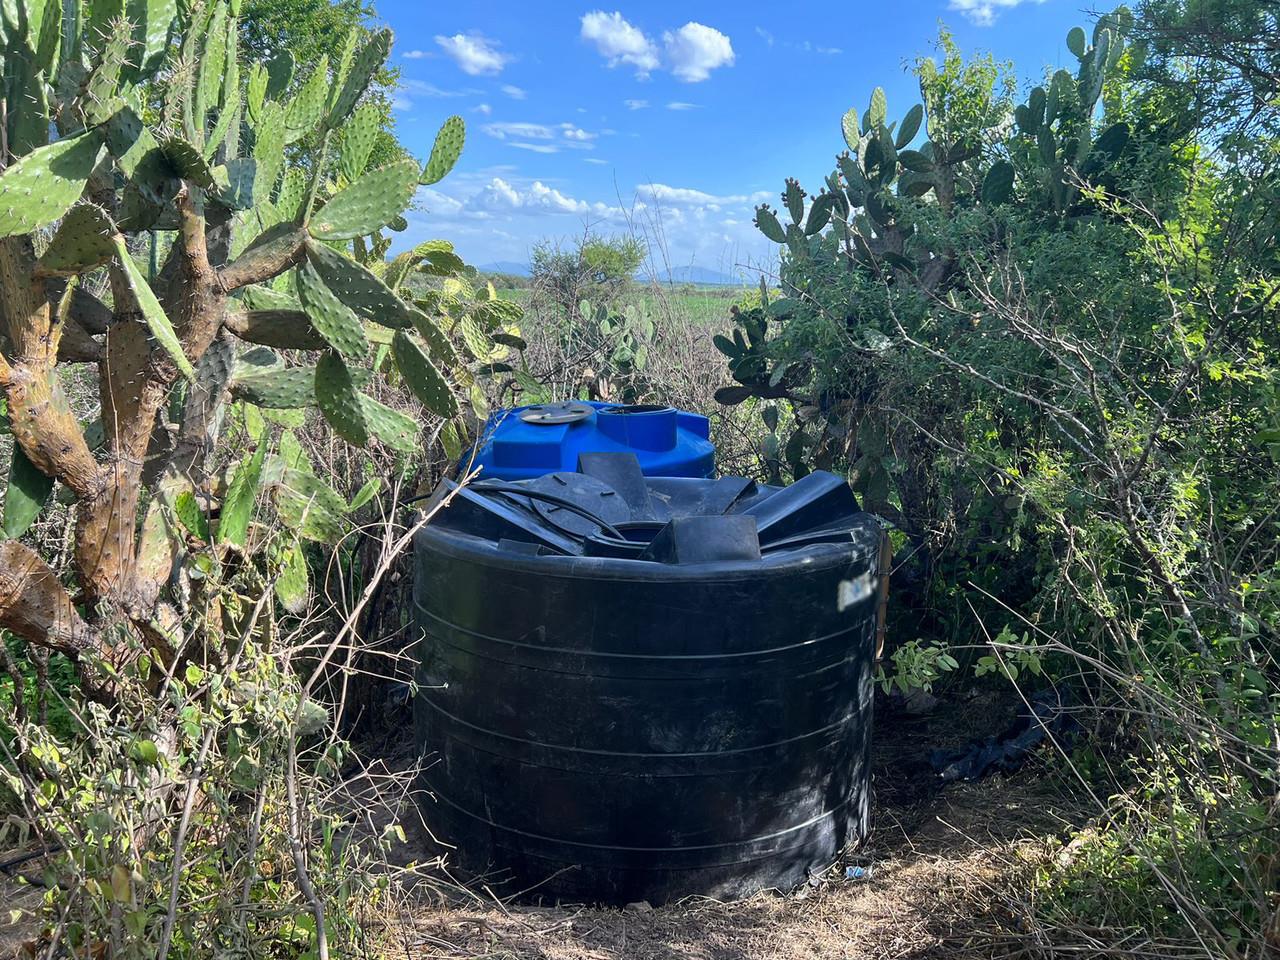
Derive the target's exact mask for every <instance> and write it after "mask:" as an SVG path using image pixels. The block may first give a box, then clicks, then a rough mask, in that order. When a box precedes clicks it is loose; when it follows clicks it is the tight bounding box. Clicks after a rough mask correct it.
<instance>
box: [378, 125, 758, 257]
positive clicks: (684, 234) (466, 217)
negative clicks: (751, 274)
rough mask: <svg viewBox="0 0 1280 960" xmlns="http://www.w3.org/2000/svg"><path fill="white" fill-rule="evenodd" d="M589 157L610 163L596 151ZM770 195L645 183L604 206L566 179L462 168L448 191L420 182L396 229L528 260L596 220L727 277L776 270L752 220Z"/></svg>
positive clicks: (468, 252) (399, 242) (407, 235)
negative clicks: (540, 247) (405, 225)
mask: <svg viewBox="0 0 1280 960" xmlns="http://www.w3.org/2000/svg"><path fill="white" fill-rule="evenodd" d="M556 142H557V141H552V143H553V144H554V143H556ZM534 145H535V146H544V145H548V144H546V143H545V142H544V143H535V144H534ZM583 160H584V161H588V162H591V163H596V164H599V165H607V164H601V163H600V160H599V158H597V157H583ZM445 191H447V192H445ZM609 192H610V194H612V192H613V191H612V190H610V191H609ZM771 196H772V193H771V192H769V191H760V192H759V193H756V194H746V193H742V194H731V195H724V196H720V195H716V194H712V193H708V192H706V191H703V190H697V189H693V188H690V187H677V186H671V185H667V184H648V185H645V186H643V187H638V188H636V190H635V192H634V193H633V194H632V197H631V199H630V200H629V201H628V200H623V201H622V202H620V203H619V202H618V201H617V200H615V201H613V202H612V203H605V202H600V201H591V200H588V199H585V198H582V197H577V196H574V195H573V193H572V192H571V191H570V190H569V188H568V187H566V186H565V185H564V184H563V183H560V182H556V181H547V180H534V179H531V178H524V177H521V176H520V174H519V172H518V171H517V170H516V169H515V168H514V167H512V166H511V165H505V164H504V165H498V166H491V167H486V168H483V169H480V170H467V171H463V172H461V173H458V174H456V175H455V176H451V177H449V178H448V180H446V181H445V182H444V183H443V184H441V185H440V189H439V190H437V189H436V188H434V187H424V188H420V189H419V192H418V197H419V200H420V201H421V204H420V205H418V206H416V207H415V208H414V209H412V210H411V211H410V212H409V214H408V220H409V229H408V230H406V231H405V232H404V233H400V234H396V235H395V241H394V242H395V245H396V249H408V248H409V247H411V246H412V245H413V244H415V243H418V242H420V241H422V240H425V239H428V238H429V237H432V236H439V235H440V232H441V231H442V230H444V231H446V232H447V234H448V236H449V237H450V238H451V239H452V240H454V242H455V243H457V244H458V249H459V252H460V253H461V254H462V255H463V256H464V257H465V258H468V259H469V260H470V261H471V262H474V263H486V262H491V261H493V260H499V259H506V260H518V261H521V262H523V261H525V260H526V259H527V258H528V256H529V251H530V249H531V248H532V247H533V246H534V245H535V244H536V243H538V242H540V241H545V240H547V239H551V240H552V241H553V242H554V240H555V239H556V238H557V237H562V238H565V239H568V238H572V237H577V236H579V235H580V234H581V230H582V228H583V225H588V226H590V227H591V228H592V229H598V230H602V231H605V232H615V231H633V230H634V231H635V232H637V233H638V234H640V235H642V236H647V237H648V238H649V239H650V241H651V244H652V246H653V248H654V249H655V250H658V249H661V250H662V251H663V257H662V259H663V260H664V261H665V262H669V263H670V264H672V265H677V266H685V265H690V264H697V265H699V266H704V267H708V268H711V269H716V270H720V271H722V272H725V273H734V272H736V270H737V268H738V267H739V266H743V265H746V264H750V263H757V264H761V265H763V266H765V267H767V268H769V269H773V268H774V264H775V263H776V258H777V247H776V246H775V245H774V244H772V243H770V242H769V241H768V240H766V239H765V238H764V237H763V236H762V235H761V234H760V232H759V231H758V230H756V228H755V227H754V226H753V225H752V222H751V220H752V215H753V211H752V207H753V205H754V204H756V203H758V202H760V201H761V200H763V199H768V198H770V197H771ZM424 208H425V209H424Z"/></svg>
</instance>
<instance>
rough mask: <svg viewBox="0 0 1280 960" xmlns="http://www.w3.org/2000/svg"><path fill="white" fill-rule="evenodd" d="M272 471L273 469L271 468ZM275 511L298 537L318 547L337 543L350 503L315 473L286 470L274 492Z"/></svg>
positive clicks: (291, 468)
mask: <svg viewBox="0 0 1280 960" xmlns="http://www.w3.org/2000/svg"><path fill="white" fill-rule="evenodd" d="M268 471H270V468H268ZM275 501H276V510H277V511H279V513H280V518H281V519H282V520H284V522H285V524H286V525H287V526H289V527H291V528H292V529H294V530H296V531H297V533H298V536H300V537H303V538H304V539H307V540H314V541H317V542H319V543H330V544H332V543H337V542H338V540H339V539H340V538H341V537H342V517H343V514H344V513H345V512H346V508H347V503H346V501H345V500H343V499H342V497H340V496H338V494H337V492H336V491H335V490H334V489H333V488H332V487H331V486H329V485H328V484H327V483H325V482H324V481H323V480H321V479H320V478H319V477H317V476H316V475H315V474H314V473H310V472H308V471H306V470H301V469H298V468H296V467H284V468H283V471H282V473H281V477H280V482H279V484H278V485H277V486H276V489H275Z"/></svg>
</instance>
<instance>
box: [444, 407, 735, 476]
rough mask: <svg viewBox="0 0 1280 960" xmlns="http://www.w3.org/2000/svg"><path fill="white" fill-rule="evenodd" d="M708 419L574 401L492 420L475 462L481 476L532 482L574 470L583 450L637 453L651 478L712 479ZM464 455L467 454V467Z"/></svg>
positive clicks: (520, 410)
mask: <svg viewBox="0 0 1280 960" xmlns="http://www.w3.org/2000/svg"><path fill="white" fill-rule="evenodd" d="M710 436H711V424H710V421H708V420H707V418H706V417H704V416H701V415H700V414H696V413H690V412H688V411H687V410H677V409H675V408H674V407H663V406H647V405H632V406H627V405H622V404H609V403H594V402H588V401H578V400H571V401H566V402H564V403H554V404H535V405H533V406H528V407H516V408H514V409H511V410H502V411H499V412H498V413H495V414H494V415H493V416H491V417H490V418H489V422H488V424H487V425H486V428H485V434H484V438H483V439H482V440H481V442H480V444H479V446H478V447H477V449H476V455H475V460H474V465H475V466H479V467H481V468H482V469H481V473H480V475H481V476H482V477H496V478H499V479H502V480H529V479H532V478H534V477H540V476H542V475H543V474H547V473H553V472H555V471H557V470H562V471H571V470H575V469H576V468H577V464H578V456H579V455H580V454H583V453H619V452H622V453H634V454H635V455H636V459H637V460H638V461H639V463H640V470H641V472H642V473H644V474H645V475H646V476H650V477H709V476H711V475H712V474H713V473H714V471H715V446H714V445H713V444H712V443H711V440H710V439H709V438H710ZM467 464H468V460H467V458H465V457H464V458H463V466H464V468H465V467H466V466H467Z"/></svg>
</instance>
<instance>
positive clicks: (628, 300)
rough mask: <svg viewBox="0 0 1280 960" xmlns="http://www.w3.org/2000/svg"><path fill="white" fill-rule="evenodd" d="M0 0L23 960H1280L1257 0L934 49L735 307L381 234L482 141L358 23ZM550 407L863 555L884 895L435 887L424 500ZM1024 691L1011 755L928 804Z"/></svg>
mask: <svg viewBox="0 0 1280 960" xmlns="http://www.w3.org/2000/svg"><path fill="white" fill-rule="evenodd" d="M3 8H4V9H3V11H0V14H2V16H0V39H2V40H3V49H2V50H0V57H2V58H3V64H4V71H3V85H4V89H3V103H4V104H5V109H4V110H3V111H0V124H2V129H0V134H2V136H0V358H2V359H0V386H2V387H3V403H4V417H3V421H2V422H3V427H4V436H3V438H2V440H0V466H3V467H4V469H5V470H6V471H7V475H8V484H7V490H6V493H5V500H4V508H3V526H4V536H3V539H2V540H0V631H2V637H0V640H2V642H0V883H3V887H0V890H3V891H4V892H3V895H2V896H0V903H2V904H3V905H4V910H3V911H2V912H0V952H5V951H11V952H16V951H22V950H25V951H27V952H28V953H29V954H30V955H38V956H47V957H50V958H53V957H58V956H70V955H74V956H102V957H132V956H138V957H156V956H159V957H162V958H164V957H168V956H179V955H180V956H213V955H230V954H234V955H243V956H307V957H318V958H327V957H330V956H360V955H377V954H390V953H395V954H398V955H410V956H519V957H588V956H590V957H599V956H618V957H621V956H636V957H668V956H704V955H705V956H713V955H714V956H725V957H748V956H750V957H757V956H759V957H764V956H780V957H785V956H791V955H815V956H841V955H846V954H847V953H848V952H849V951H851V950H856V951H857V952H859V953H866V954H870V955H884V956H924V955H928V954H930V952H931V951H933V952H934V953H933V955H946V956H961V955H974V956H1027V957H1068V956H1070V957H1076V956H1099V957H1111V956H1114V957H1121V956H1124V957H1129V956H1138V957H1187V958H1192V957H1203V958H1223V957H1226V958H1234V960H1253V958H1263V957H1266V956H1269V955H1272V954H1273V953H1275V952H1276V951H1277V950H1280V717H1278V712H1280V663H1278V662H1277V656H1278V651H1280V640H1278V638H1277V630H1280V599H1278V587H1277V585H1278V584H1280V552H1278V551H1277V548H1276V544H1277V543H1278V542H1280V539H1278V536H1277V534H1280V518H1278V517H1277V513H1276V510H1277V508H1276V504H1277V502H1280V480H1278V479H1277V478H1278V477H1280V403H1278V400H1277V398H1278V394H1277V387H1276V378H1277V356H1280V335H1278V334H1277V330H1278V329H1280V280H1278V279H1277V273H1278V268H1280V255H1278V254H1277V238H1278V236H1280V55H1278V54H1277V51H1276V49H1275V45H1274V44H1273V43H1270V42H1268V38H1271V37H1274V36H1276V35H1277V33H1278V32H1280V22H1277V16H1278V13H1280V11H1278V10H1277V8H1276V6H1275V4H1273V3H1270V2H1260V0H1145V2H1142V3H1140V4H1138V5H1137V6H1136V7H1135V8H1134V9H1133V10H1129V9H1124V8H1122V9H1119V10H1116V11H1115V12H1113V13H1109V14H1106V15H1103V16H1099V17H1097V18H1096V19H1094V20H1093V21H1092V22H1090V23H1088V24H1087V25H1086V26H1083V27H1081V28H1077V29H1075V30H1072V31H1071V33H1070V34H1069V35H1068V36H1066V37H1065V38H1064V43H1065V48H1066V49H1067V50H1068V51H1070V55H1071V57H1072V59H1073V60H1074V64H1073V66H1072V68H1071V69H1064V70H1058V71H1056V72H1052V73H1050V74H1048V75H1046V76H1045V77H1043V78H1041V80H1040V81H1039V82H1037V83H1033V84H1031V85H1029V86H1028V87H1027V88H1026V89H1023V88H1022V87H1021V86H1020V85H1019V83H1018V82H1017V81H1016V80H1015V73H1014V67H1013V65H1010V64H1003V63H998V62H996V61H994V60H993V59H991V58H989V57H982V56H976V57H966V56H965V55H963V54H962V52H961V51H960V50H958V49H957V47H956V45H955V44H954V43H953V42H952V40H951V38H950V37H949V36H948V35H947V34H946V33H945V32H944V33H943V34H942V36H941V37H940V39H939V41H938V45H937V50H936V51H935V52H934V55H933V56H926V57H922V58H921V59H919V60H918V61H916V63H915V65H914V69H915V72H916V75H917V76H918V78H919V82H920V91H921V98H920V101H921V102H919V103H918V104H915V103H903V104H889V103H887V102H886V98H885V96H884V93H883V91H881V90H879V89H874V90H868V91H866V96H867V102H866V103H865V106H864V105H863V104H861V103H860V104H859V105H858V106H857V108H855V109H851V110H850V111H849V112H848V113H847V114H846V115H845V116H844V117H843V118H840V117H833V118H832V120H833V125H834V124H835V123H837V122H838V123H840V125H841V128H842V131H843V135H844V138H845V141H846V145H847V150H846V151H845V152H843V153H841V154H840V155H839V156H838V157H835V158H833V159H832V163H831V173H830V175H829V176H828V177H827V178H826V179H825V181H824V182H822V183H812V184H801V183H799V182H797V181H795V180H786V181H785V182H784V183H783V185H782V190H781V192H780V196H779V202H778V203H777V204H776V209H775V207H773V206H762V207H761V208H759V209H758V210H757V213H756V223H757V226H758V227H759V229H760V230H761V231H762V233H763V234H764V235H765V236H766V237H768V238H769V239H770V240H772V241H774V242H775V243H776V244H777V245H778V252H779V261H778V263H779V267H778V271H777V274H776V275H773V276H768V277H766V278H765V279H764V280H763V281H762V283H761V284H760V286H759V288H758V289H755V288H752V289H746V290H732V291H723V290H708V289H705V288H693V287H689V286H680V285H672V284H659V283H650V284H645V283H640V282H637V281H635V280H633V279H632V278H633V276H634V274H635V272H636V269H637V266H638V265H639V264H640V263H641V262H643V260H644V258H645V257H646V254H647V251H646V249H645V248H644V246H643V244H641V243H640V242H639V241H637V240H634V239H631V238H625V237H624V238H609V237H592V236H586V237H584V238H583V239H582V240H581V242H579V243H577V244H574V245H573V246H572V247H570V248H568V249H556V248H553V247H546V248H542V249H540V250H539V251H538V252H537V254H536V255H535V257H534V263H533V266H534V271H533V277H532V279H531V280H530V281H529V282H528V283H527V284H524V285H522V289H518V290H514V289H513V290H501V291H500V290H498V289H495V286H502V285H501V284H500V283H499V284H496V285H495V284H494V283H490V282H488V280H487V278H484V277H481V276H480V275H478V274H477V273H476V272H475V271H474V270H472V269H470V268H468V267H467V266H466V265H465V264H464V263H463V262H462V261H461V260H460V259H459V258H458V257H457V255H456V254H455V253H454V251H453V249H452V247H451V245H450V244H449V243H448V242H447V241H445V240H439V241H432V242H428V243H425V244H422V245H420V246H418V247H415V248H413V249H412V250H410V251H406V252H403V253H400V254H398V255H395V256H389V251H390V250H391V247H392V239H393V236H394V234H395V233H396V232H397V230H399V229H402V228H403V227H404V225H405V223H404V219H403V215H404V213H405V211H406V209H407V208H408V207H409V205H410V203H411V198H412V196H413V193H414V191H415V190H416V188H417V187H418V185H419V184H424V183H434V182H436V181H438V180H440V179H441V178H443V177H444V176H446V175H447V174H448V173H449V171H450V169H451V168H452V167H453V165H454V163H455V161H456V160H457V158H458V155H459V153H460V152H461V150H462V149H463V142H464V138H465V130H464V125H463V122H462V121H461V119H459V118H456V117H454V118H449V119H448V120H445V121H444V123H443V124H442V126H441V127H440V133H439V136H438V137H437V139H436V141H435V148H434V150H433V151H432V152H431V154H430V155H429V156H428V157H426V158H412V157H410V156H409V155H408V154H407V152H406V151H405V150H404V149H403V148H402V147H401V146H400V144H399V143H398V142H397V141H396V139H395V134H394V129H393V127H392V125H391V120H390V111H389V108H388V91H389V90H391V89H392V88H393V85H394V82H395V75H394V71H393V70H390V69H389V68H388V67H387V62H388V55H389V52H390V50H391V45H392V38H391V36H390V33H389V32H388V31H379V30H375V29H372V28H371V27H370V26H369V25H368V24H369V20H368V18H367V17H366V16H365V12H364V11H362V10H361V9H360V8H359V7H357V6H353V5H348V4H341V5H337V6H331V5H330V4H328V3H315V2H311V0H270V2H257V3H255V2H252V0H243V6H242V0H197V2H192V3H185V2H184V3H172V2H166V0H138V2H134V0H129V2H127V3H126V2H124V0H47V2H46V0H7V2H6V3H4V4H3ZM903 52H904V53H909V52H910V51H905V50H904V51H903ZM785 173H786V171H779V174H780V175H784V174H785ZM566 396H577V397H584V398H593V399H606V400H616V401H619V402H641V403H643V402H664V403H673V404H677V405H680V406H684V407H688V408H691V409H696V410H701V411H704V412H706V413H708V414H710V415H711V416H712V417H713V424H714V430H715V439H716V441H717V443H718V447H719V451H720V465H721V469H722V470H723V471H724V472H726V473H739V474H744V475H750V476H754V477H757V478H759V479H761V480H768V481H772V482H789V481H791V480H794V479H796V478H798V477H801V476H803V475H804V474H806V473H807V472H809V471H811V470H815V469H827V470H833V471H837V472H840V473H842V474H845V475H847V476H848V477H849V478H850V481H851V482H852V483H853V485H854V487H855V489H856V490H857V491H858V494H859V497H860V499H861V500H862V502H863V504H864V505H865V507H866V508H867V509H868V510H870V511H872V512H874V513H876V514H878V515H879V516H881V517H883V518H884V520H885V521H886V523H887V524H889V526H890V528H891V532H892V537H893V541H894V545H895V550H896V554H895V557H894V569H893V577H892V582H893V587H892V598H893V602H892V604H891V609H892V613H891V622H890V630H889V636H890V643H889V647H888V649H887V650H886V653H885V658H884V660H883V662H882V667H881V669H882V674H881V680H882V689H883V693H882V701H881V704H880V705H879V706H880V708H881V710H882V713H883V715H884V716H885V717H886V718H887V722H886V725H885V726H886V729H887V733H885V734H883V735H882V739H881V745H880V747H879V748H878V753H877V761H876V791H877V793H876V801H875V804H876V807H877V810H878V820H877V826H876V829H875V831H874V832H873V836H872V838H871V839H870V841H869V843H868V847H867V848H866V850H864V851H862V852H860V853H855V854H851V856H854V857H855V858H859V862H866V863H867V864H868V865H870V866H871V868H872V872H871V873H870V874H868V875H867V876H869V877H870V878H871V879H870V880H869V881H868V882H865V883H863V884H862V885H860V886H858V885H855V884H850V883H848V882H845V881H843V880H842V877H843V873H842V869H841V868H837V869H836V870H834V871H833V873H832V874H831V876H828V877H822V878H815V879H814V883H813V884H812V885H811V886H810V887H806V888H804V889H802V890H801V891H799V892H798V893H792V894H789V895H787V896H780V895H774V894H769V895H762V896H761V897H758V898H755V899H753V900H751V901H747V902H746V903H743V904H739V905H718V904H709V903H695V904H685V905H676V906H673V907H670V908H664V909H662V910H658V911H654V912H649V911H639V912H635V911H633V912H630V913H627V912H623V913H619V912H617V911H589V910H578V909H562V908H551V907H547V908H543V909H525V910H522V911H519V912H517V910H516V908H514V907H513V908H510V909H508V908H506V907H505V906H502V905H495V904H494V902H493V901H492V899H491V898H489V897H488V894H487V892H485V891H482V890H468V889H467V888H465V887H462V886H460V885H458V884H457V883H456V882H455V881H454V880H453V879H452V878H451V877H450V875H449V873H448V864H447V861H446V862H445V863H441V862H439V861H435V860H432V861H429V862H421V860H420V858H421V852H420V851H421V850H422V841H423V839H424V838H425V837H427V836H428V835H429V831H430V822H429V818H428V819H427V822H426V823H425V824H424V823H421V822H419V821H418V819H417V818H418V817H419V814H418V813H417V812H416V807H415V804H414V803H413V796H412V793H411V790H412V784H413V780H414V764H415V763H416V762H417V760H418V758H416V757H413V756H411V753H412V750H411V747H410V746H409V745H408V744H406V743H405V742H404V736H403V728H404V710H405V701H406V699H407V697H408V696H409V695H411V694H412V692H413V688H412V685H411V684H410V683H409V682H408V680H407V678H408V676H409V670H408V669H407V668H406V666H405V664H406V663H408V662H410V661H411V660H412V657H413V650H412V646H411V645H410V644H409V643H408V641H409V640H410V638H409V637H408V635H407V634H408V630H407V619H406V618H407V613H406V610H407V607H408V604H407V603H406V602H404V599H405V589H406V585H407V580H408V577H407V576H406V575H405V574H406V573H407V568H406V566H405V564H404V552H405V547H406V545H407V543H408V542H409V537H410V535H411V533H412V530H413V527H414V525H415V524H418V523H421V522H426V521H427V520H429V518H420V517H419V516H418V515H416V514H414V513H413V512H412V511H409V510H408V509H406V503H405V501H406V500H407V499H408V498H410V497H412V496H414V495H417V494H419V493H421V492H424V491H427V490H429V489H431V488H432V486H433V485H434V483H435V481H436V480H437V479H438V478H439V477H440V476H441V475H442V473H443V472H444V471H446V470H454V469H456V468H457V466H458V465H459V462H460V461H465V451H466V450H467V448H468V447H469V444H470V442H471V441H472V440H473V439H474V438H475V437H476V436H477V434H478V431H479V430H480V428H481V426H482V424H483V423H484V420H485V418H486V416H487V414H488V411H489V410H490V409H491V408H492V407H493V406H495V405H504V406H505V405H511V404H515V403H530V402H537V401H543V400H551V399H562V398H564V397H566ZM1046 692H1048V693H1050V694H1051V700H1052V703H1054V704H1055V705H1056V706H1055V711H1054V715H1055V723H1054V726H1053V732H1052V734H1051V735H1050V736H1048V737H1047V738H1046V744H1045V746H1044V747H1043V749H1042V750H1040V751H1039V753H1038V754H1037V755H1036V756H1034V757H1033V758H1032V759H1031V760H1030V762H1029V764H1028V769H1027V770H1025V771H1023V772H1022V773H1019V774H1017V775H1016V776H1015V777H1014V778H1012V779H1010V780H1008V781H998V780H997V781H985V782H983V783H982V784H977V785H963V784H961V785H956V786H954V787H949V788H948V791H947V792H940V787H939V785H938V783H937V781H936V778H935V777H934V775H933V773H932V772H931V771H930V769H929V767H928V750H929V748H930V747H932V746H943V747H951V746H960V745H962V744H963V742H964V741H965V740H967V739H968V738H969V737H970V736H972V735H979V736H981V735H984V734H989V733H992V732H994V730H993V729H992V727H991V722H992V721H991V718H992V717H995V716H1002V715H1004V714H1006V713H1007V714H1008V715H1009V716H1012V715H1014V714H1016V713H1017V712H1018V707H1019V705H1020V704H1022V703H1024V702H1031V701H1033V700H1035V701H1036V702H1044V698H1045V695H1046ZM920 713H924V714H926V716H924V717H923V718H922V717H920V716H918V714H920ZM885 737H888V738H892V739H893V744H892V749H888V750H886V748H885V743H886V742H888V741H887V740H885V739H884V738H885ZM939 824H941V825H942V827H941V828H940V827H939ZM943 828H945V829H943ZM872 861H874V863H873V862H872ZM850 862H851V863H852V862H854V861H852V860H851V861H850ZM460 902H461V903H462V904H463V905H462V906H459V903H460ZM922 903H923V904H926V905H927V906H928V908H929V909H927V910H922V909H921V904H922ZM401 921H403V922H401Z"/></svg>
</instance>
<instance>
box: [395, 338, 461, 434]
mask: <svg viewBox="0 0 1280 960" xmlns="http://www.w3.org/2000/svg"><path fill="white" fill-rule="evenodd" d="M391 352H392V354H393V355H394V356H395V360H396V367H397V369H399V371H400V375H401V376H402V377H404V382H405V383H406V384H408V386H409V389H410V390H412V391H413V394H414V396H416V397H417V398H418V399H419V400H421V401H422V403H423V405H424V406H426V408H427V409H428V410H430V411H431V412H432V413H435V414H438V415H439V416H442V417H444V418H445V419H449V418H451V417H454V416H456V415H457V413H458V401H457V400H456V399H455V398H454V396H453V393H452V391H450V389H449V384H448V382H447V381H446V380H445V378H444V377H443V376H442V375H441V373H440V371H439V370H437V369H436V366H435V364H433V363H432V362H431V358H430V357H428V356H427V353H426V351H425V350H423V349H422V347H421V346H419V345H418V343H417V341H416V340H414V339H413V338H412V337H411V336H409V335H408V334H407V333H405V332H404V331H403V330H400V331H397V332H396V336H395V339H394V340H393V341H392V342H391Z"/></svg>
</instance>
